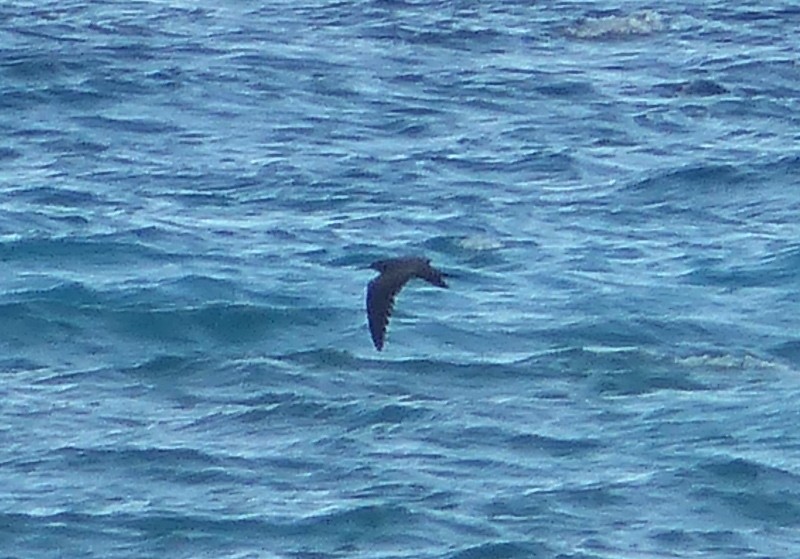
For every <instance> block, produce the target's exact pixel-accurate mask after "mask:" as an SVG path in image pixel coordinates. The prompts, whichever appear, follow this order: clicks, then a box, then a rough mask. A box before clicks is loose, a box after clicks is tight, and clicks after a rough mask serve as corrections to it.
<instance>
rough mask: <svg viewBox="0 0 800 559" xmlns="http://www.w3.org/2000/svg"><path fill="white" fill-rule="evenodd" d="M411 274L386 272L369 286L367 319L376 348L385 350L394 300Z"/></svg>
mask: <svg viewBox="0 0 800 559" xmlns="http://www.w3.org/2000/svg"><path fill="white" fill-rule="evenodd" d="M409 277H410V275H409V274H398V273H390V272H385V273H383V274H381V275H380V276H378V277H377V278H375V279H374V280H372V281H371V282H369V285H368V286H367V318H368V320H369V332H370V334H371V335H372V342H373V343H374V344H375V348H376V349H377V350H378V351H380V350H382V349H383V341H384V338H385V336H386V327H387V326H388V325H389V317H390V316H392V309H394V298H395V296H396V295H397V294H398V293H399V292H400V290H401V289H402V288H403V286H404V285H405V284H406V282H407V281H408V280H409Z"/></svg>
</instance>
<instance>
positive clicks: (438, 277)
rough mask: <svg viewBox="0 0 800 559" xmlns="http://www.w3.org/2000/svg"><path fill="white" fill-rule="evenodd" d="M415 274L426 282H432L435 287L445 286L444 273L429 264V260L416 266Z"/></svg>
mask: <svg viewBox="0 0 800 559" xmlns="http://www.w3.org/2000/svg"><path fill="white" fill-rule="evenodd" d="M416 276H417V277H418V278H421V279H424V280H425V281H427V282H428V283H432V284H433V285H435V286H436V287H447V283H445V281H444V274H443V273H442V272H440V271H439V270H437V269H436V268H434V267H433V266H431V264H430V262H429V261H426V262H424V263H422V264H420V265H419V266H417V270H416Z"/></svg>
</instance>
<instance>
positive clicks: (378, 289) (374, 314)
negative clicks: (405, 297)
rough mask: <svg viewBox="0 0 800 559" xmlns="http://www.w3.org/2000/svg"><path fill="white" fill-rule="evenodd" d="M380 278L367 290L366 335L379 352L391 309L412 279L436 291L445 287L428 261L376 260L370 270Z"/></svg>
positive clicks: (423, 259)
mask: <svg viewBox="0 0 800 559" xmlns="http://www.w3.org/2000/svg"><path fill="white" fill-rule="evenodd" d="M369 267H370V268H372V269H373V270H378V272H380V275H379V276H378V277H377V278H375V279H373V280H372V281H371V282H369V285H368V286H367V318H368V319H369V333H370V334H372V342H373V343H374V344H375V349H377V350H378V351H380V350H382V349H383V342H384V339H385V337H386V327H387V326H388V324H389V317H390V316H391V315H392V309H393V308H394V298H395V296H396V295H397V294H398V293H400V290H401V289H403V286H404V285H405V284H406V282H408V280H410V279H412V278H420V279H424V280H425V281H427V282H428V283H432V284H433V285H435V286H437V287H447V284H446V283H445V282H444V276H445V274H444V273H442V272H440V271H439V270H437V269H436V268H434V267H433V266H431V261H430V260H428V259H427V258H419V257H415V256H412V257H407V258H389V259H387V260H378V261H377V262H373V263H372V264H370V266H369Z"/></svg>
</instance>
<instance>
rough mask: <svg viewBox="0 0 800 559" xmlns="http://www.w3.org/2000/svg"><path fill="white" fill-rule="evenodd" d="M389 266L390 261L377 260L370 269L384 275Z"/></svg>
mask: <svg viewBox="0 0 800 559" xmlns="http://www.w3.org/2000/svg"><path fill="white" fill-rule="evenodd" d="M388 266H389V260H376V261H375V262H373V263H372V264H370V265H369V267H370V268H371V269H373V270H377V271H378V272H379V273H381V274H382V273H383V272H384V271H386V268H387V267H388Z"/></svg>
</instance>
